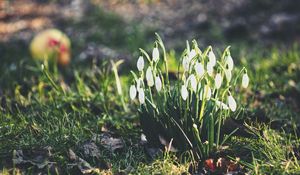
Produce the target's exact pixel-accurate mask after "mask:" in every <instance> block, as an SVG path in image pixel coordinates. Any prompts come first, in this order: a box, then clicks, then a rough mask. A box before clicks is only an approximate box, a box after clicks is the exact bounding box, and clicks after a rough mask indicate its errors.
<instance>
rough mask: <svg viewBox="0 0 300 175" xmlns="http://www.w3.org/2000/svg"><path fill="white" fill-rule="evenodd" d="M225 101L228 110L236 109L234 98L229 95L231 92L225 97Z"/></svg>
mask: <svg viewBox="0 0 300 175" xmlns="http://www.w3.org/2000/svg"><path fill="white" fill-rule="evenodd" d="M227 103H228V106H229V108H230V110H231V111H232V112H234V111H235V110H236V102H235V100H234V98H233V97H232V96H231V94H230V95H229V96H228V97H227Z"/></svg>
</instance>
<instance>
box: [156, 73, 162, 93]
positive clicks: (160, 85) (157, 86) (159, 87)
mask: <svg viewBox="0 0 300 175" xmlns="http://www.w3.org/2000/svg"><path fill="white" fill-rule="evenodd" d="M155 88H156V90H157V92H159V91H161V88H162V83H161V80H160V78H159V76H157V77H155Z"/></svg>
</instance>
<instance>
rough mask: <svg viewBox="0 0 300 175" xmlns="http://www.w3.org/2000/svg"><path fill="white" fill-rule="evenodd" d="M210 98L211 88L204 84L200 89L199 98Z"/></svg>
mask: <svg viewBox="0 0 300 175" xmlns="http://www.w3.org/2000/svg"><path fill="white" fill-rule="evenodd" d="M204 95H205V96H204ZM210 98H211V89H210V87H209V86H208V85H207V84H206V85H205V86H204V88H203V89H202V90H201V93H200V99H201V100H204V99H206V100H209V99H210Z"/></svg>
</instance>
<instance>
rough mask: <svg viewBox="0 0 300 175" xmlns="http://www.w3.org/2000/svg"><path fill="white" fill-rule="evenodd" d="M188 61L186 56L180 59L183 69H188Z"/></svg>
mask: <svg viewBox="0 0 300 175" xmlns="http://www.w3.org/2000/svg"><path fill="white" fill-rule="evenodd" d="M189 64H190V62H189V60H188V57H186V56H185V57H183V59H182V66H183V69H184V71H186V72H187V71H189V67H190V65H189Z"/></svg>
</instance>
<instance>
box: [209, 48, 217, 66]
mask: <svg viewBox="0 0 300 175" xmlns="http://www.w3.org/2000/svg"><path fill="white" fill-rule="evenodd" d="M208 60H209V62H210V63H211V65H212V66H215V65H216V63H217V60H216V55H215V54H214V52H213V51H210V52H209V53H208Z"/></svg>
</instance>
